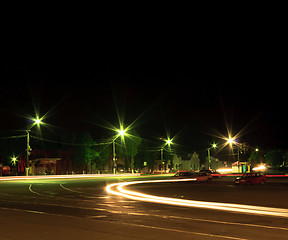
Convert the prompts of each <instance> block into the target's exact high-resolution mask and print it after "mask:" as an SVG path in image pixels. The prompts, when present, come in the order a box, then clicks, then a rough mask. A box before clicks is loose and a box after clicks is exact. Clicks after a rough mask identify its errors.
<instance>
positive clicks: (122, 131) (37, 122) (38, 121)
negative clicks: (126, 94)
mask: <svg viewBox="0 0 288 240" xmlns="http://www.w3.org/2000/svg"><path fill="white" fill-rule="evenodd" d="M32 120H33V123H32V124H30V125H28V126H27V129H26V133H27V148H26V169H25V170H26V176H28V175H29V165H30V164H29V156H30V153H31V150H32V149H31V147H30V131H31V129H32V128H33V127H34V126H35V125H37V126H38V127H39V126H40V125H41V124H42V123H43V122H42V119H41V118H39V117H36V118H34V119H32ZM115 131H116V133H117V134H116V136H115V137H114V139H113V141H112V146H113V149H112V153H113V174H115V173H116V167H117V164H116V152H115V151H116V150H115V141H116V139H117V138H118V137H121V138H124V136H125V135H127V132H126V131H127V129H123V127H121V128H120V129H115ZM160 139H161V140H163V138H160ZM164 141H165V144H164V145H163V146H162V147H161V149H160V155H161V163H163V149H164V147H165V146H166V145H168V147H169V148H170V145H171V144H173V141H172V139H170V138H168V139H166V140H164ZM228 144H229V145H230V147H232V145H233V144H236V138H235V137H231V136H229V137H228V138H227V139H226V145H228ZM216 148H217V144H216V143H213V144H212V146H211V147H209V148H207V152H208V161H209V166H208V167H209V169H210V168H211V155H210V150H211V149H214V150H215V149H216ZM255 151H259V149H258V148H256V149H255ZM238 160H239V150H238ZM12 161H13V163H14V164H15V163H16V161H17V158H15V157H13V159H12Z"/></svg>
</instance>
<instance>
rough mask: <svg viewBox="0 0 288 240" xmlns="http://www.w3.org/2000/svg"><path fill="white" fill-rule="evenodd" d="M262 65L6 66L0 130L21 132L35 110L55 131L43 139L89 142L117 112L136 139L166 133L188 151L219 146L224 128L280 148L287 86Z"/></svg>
mask: <svg viewBox="0 0 288 240" xmlns="http://www.w3.org/2000/svg"><path fill="white" fill-rule="evenodd" d="M228 62H229V61H228ZM223 64H224V63H223ZM267 66H268V65H267V64H257V65H255V64H254V65H253V63H252V62H251V63H247V62H245V64H238V63H237V64H225V65H222V64H221V63H217V64H209V65H208V64H205V63H200V64H197V65H191V66H187V67H184V66H181V67H177V68H173V66H161V67H159V66H157V65H154V66H153V67H152V66H145V67H143V66H140V67H139V66H135V67H134V66H128V65H127V66H123V65H121V66H119V65H116V64H115V65H103V66H99V65H93V64H87V65H83V64H82V65H77V64H52V63H49V64H23V65H6V66H5V70H4V74H3V78H2V79H3V80H2V82H3V83H2V85H1V95H0V101H1V103H0V112H1V120H0V121H1V127H0V129H1V132H2V135H7V136H9V135H11V133H12V132H10V131H11V130H16V129H24V128H25V126H26V125H27V124H28V123H29V121H28V120H27V119H25V116H29V115H30V116H32V115H34V106H35V109H37V111H39V112H40V116H42V115H43V114H46V113H47V115H46V119H45V120H44V121H45V122H47V123H49V124H51V125H53V126H54V127H53V128H51V129H50V130H49V137H53V136H54V137H55V138H56V137H57V134H58V135H59V134H62V133H64V134H65V133H68V132H72V131H76V132H83V131H87V132H90V133H91V135H92V136H93V137H94V138H95V139H97V138H99V139H100V138H102V137H103V136H107V135H108V136H109V134H111V135H113V132H111V131H110V130H108V129H105V128H103V127H101V126H103V125H106V126H107V122H109V123H111V124H113V125H115V126H116V127H119V126H117V125H118V120H117V119H118V118H117V112H118V114H119V116H120V117H121V118H122V119H124V125H125V126H127V125H129V124H131V123H132V122H133V121H134V120H136V119H137V120H136V121H135V123H134V124H133V127H135V129H137V131H138V132H139V133H140V134H141V136H142V137H143V138H145V139H148V140H151V141H154V140H155V139H157V138H159V137H166V135H167V134H169V135H170V137H174V136H175V138H174V141H175V142H176V143H177V144H179V146H180V148H181V147H183V149H185V150H187V151H190V149H191V151H192V150H199V149H205V148H207V146H209V144H210V143H212V142H213V141H216V142H217V141H219V142H221V141H223V140H221V139H218V138H217V137H215V134H216V133H217V132H219V133H221V134H223V135H227V126H228V127H229V128H230V129H231V130H232V133H233V134H237V133H238V132H239V131H241V130H242V132H241V134H240V136H239V137H240V138H239V141H240V142H241V141H245V142H248V143H249V144H251V145H252V146H258V147H260V148H273V147H282V148H285V147H286V148H287V140H286V135H287V123H288V117H287V116H288V115H287V103H288V102H287V99H288V97H287V86H286V84H285V81H283V77H282V76H283V75H282V73H283V72H282V70H281V66H275V65H273V66H272V65H270V66H269V68H267ZM279 69H280V70H279ZM44 132H45V131H44ZM44 132H43V133H44ZM13 134H14V132H13ZM51 134H52V135H51Z"/></svg>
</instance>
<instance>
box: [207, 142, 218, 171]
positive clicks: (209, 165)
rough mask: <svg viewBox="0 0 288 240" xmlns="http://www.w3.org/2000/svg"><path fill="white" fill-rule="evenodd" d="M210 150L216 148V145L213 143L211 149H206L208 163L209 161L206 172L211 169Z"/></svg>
mask: <svg viewBox="0 0 288 240" xmlns="http://www.w3.org/2000/svg"><path fill="white" fill-rule="evenodd" d="M212 148H214V149H215V148H217V144H216V143H213V144H212V147H210V148H207V151H208V161H209V164H208V170H210V168H211V157H210V149H212Z"/></svg>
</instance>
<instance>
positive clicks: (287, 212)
mask: <svg viewBox="0 0 288 240" xmlns="http://www.w3.org/2000/svg"><path fill="white" fill-rule="evenodd" d="M189 180H190V181H193V180H192V179H177V180H151V181H137V182H136V181H135V182H124V183H123V182H122V183H114V184H110V185H108V186H107V187H106V191H107V192H108V193H111V194H115V195H118V196H122V197H126V198H130V199H133V200H138V201H146V202H154V203H160V204H169V205H176V206H184V207H197V208H207V209H214V210H222V211H229V212H239V213H245V214H256V215H266V216H274V217H284V218H288V209H283V208H271V207H261V206H253V205H244V204H232V203H218V202H205V201H194V200H184V199H179V198H167V197H159V196H154V195H149V194H143V193H140V192H135V191H128V190H125V189H124V186H128V185H135V184H143V183H157V182H158V183H159V182H177V181H178V182H180V181H189ZM114 187H117V191H115V190H112V189H111V188H114Z"/></svg>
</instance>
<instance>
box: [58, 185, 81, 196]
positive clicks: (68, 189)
mask: <svg viewBox="0 0 288 240" xmlns="http://www.w3.org/2000/svg"><path fill="white" fill-rule="evenodd" d="M60 187H61V188H63V189H65V190H67V191H70V192H75V193H81V194H83V193H82V192H80V191H76V190H73V189H70V188H67V187H64V186H63V185H62V183H60Z"/></svg>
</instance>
